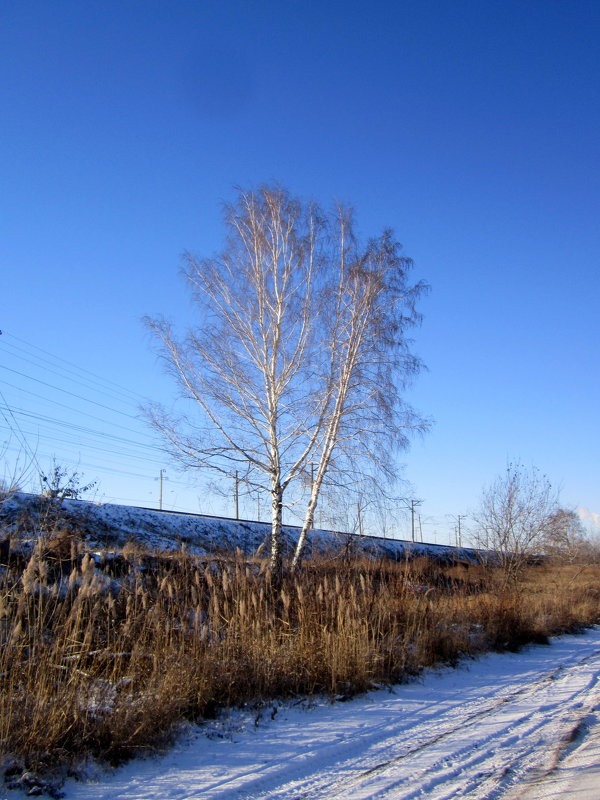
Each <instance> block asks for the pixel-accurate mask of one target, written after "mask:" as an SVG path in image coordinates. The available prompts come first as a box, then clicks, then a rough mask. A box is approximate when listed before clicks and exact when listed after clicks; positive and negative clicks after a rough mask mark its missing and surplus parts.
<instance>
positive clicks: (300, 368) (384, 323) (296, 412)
mask: <svg viewBox="0 0 600 800" xmlns="http://www.w3.org/2000/svg"><path fill="white" fill-rule="evenodd" d="M224 219H225V226H226V230H227V239H226V243H225V246H224V247H223V249H222V251H221V252H220V253H219V254H218V255H216V256H214V257H211V258H197V257H195V256H193V255H191V254H189V253H188V254H186V256H185V261H184V270H183V273H184V278H185V280H186V282H187V284H188V286H189V288H190V290H191V292H192V295H193V299H194V301H195V305H196V309H197V312H198V319H197V323H196V325H195V326H194V327H193V328H192V329H191V330H190V331H189V332H188V334H187V336H186V337H185V338H183V339H180V338H178V337H177V335H176V334H175V332H174V329H173V327H172V325H171V324H170V323H168V322H166V321H165V320H163V319H147V320H146V322H147V324H148V326H149V327H150V329H151V330H152V332H153V333H154V335H155V336H156V338H157V340H158V342H159V345H160V350H161V353H162V355H163V357H164V362H165V364H166V367H167V369H168V371H169V372H170V373H171V374H172V375H173V376H174V378H175V379H176V381H177V384H178V386H179V389H180V392H181V394H182V396H183V397H184V398H185V399H186V400H187V401H190V411H188V412H186V413H182V414H180V415H173V414H169V413H167V412H166V410H165V409H164V408H161V407H158V406H155V407H153V408H151V409H148V410H147V413H148V415H149V417H150V419H151V422H152V424H153V425H154V426H155V427H156V428H157V429H158V430H159V431H160V432H161V433H162V434H163V436H164V437H165V439H166V441H167V442H168V446H169V449H170V451H171V452H172V454H174V455H175V456H176V457H178V458H179V459H180V460H181V461H182V462H183V463H184V464H185V465H187V466H193V467H209V468H211V469H212V470H216V471H217V472H219V473H221V474H222V475H232V474H234V473H235V472H238V473H239V474H240V475H241V476H242V478H243V480H244V481H245V482H246V483H247V484H248V485H250V486H251V487H255V488H258V489H262V490H263V491H266V492H268V493H269V494H270V497H271V564H272V568H273V571H274V573H275V574H276V575H278V574H280V572H281V569H282V557H283V554H282V512H283V507H284V499H285V498H286V497H287V496H291V497H292V498H293V499H294V500H296V501H297V500H298V498H299V497H302V496H303V495H304V496H306V495H307V501H306V508H305V513H304V522H303V525H302V530H301V534H300V537H299V540H298V544H297V547H296V551H295V554H294V558H293V567H294V568H295V567H296V566H297V565H298V564H299V563H300V560H301V557H302V553H303V550H304V547H305V543H306V538H307V534H308V532H309V531H310V529H311V528H312V526H313V520H314V515H315V510H316V508H317V504H318V500H319V495H320V493H321V491H322V489H323V486H324V484H325V483H326V481H327V480H328V479H329V480H331V479H332V478H333V477H335V480H337V481H338V482H345V483H352V482H353V481H354V482H356V481H359V480H361V476H364V475H365V474H367V473H371V474H377V475H379V476H382V477H387V478H392V477H393V476H394V474H395V464H394V458H393V455H394V449H396V448H399V447H404V446H406V444H407V442H408V436H409V434H410V433H411V432H414V431H422V430H424V428H425V427H426V424H425V422H424V421H423V420H422V419H421V418H420V417H419V416H418V415H417V414H416V413H415V412H413V411H412V409H411V408H410V407H409V406H407V405H406V404H405V402H404V399H403V390H404V389H405V387H406V386H407V384H408V382H409V381H410V379H411V378H412V377H413V376H414V375H415V374H416V373H417V372H418V370H419V368H420V362H419V360H418V359H417V358H416V357H415V356H414V355H413V354H412V352H411V350H410V345H411V342H410V340H409V338H408V336H407V334H408V331H409V329H410V328H411V327H412V326H414V325H415V324H417V323H418V322H419V320H420V317H419V314H418V312H417V310H416V305H415V304H416V301H417V299H418V297H419V295H420V294H421V293H422V292H423V291H424V290H425V289H426V286H425V285H424V284H423V283H411V282H410V280H409V273H410V270H411V266H412V262H411V261H410V259H408V258H406V257H405V256H404V255H402V253H401V247H400V245H399V244H398V242H396V241H395V239H394V237H393V235H392V233H391V232H390V231H385V232H384V233H383V234H382V235H380V236H379V237H378V238H375V239H372V240H370V241H368V242H367V243H366V244H365V245H361V244H360V243H359V241H358V239H357V237H356V234H355V225H354V221H353V216H352V213H351V211H349V210H347V209H344V208H336V209H335V210H334V211H333V212H330V213H326V212H324V211H323V210H322V209H321V208H319V207H318V206H316V205H314V204H310V203H304V202H302V201H300V200H298V199H297V198H294V197H293V196H291V195H290V194H289V192H287V191H286V190H285V189H282V188H280V187H276V186H275V187H269V186H264V187H261V188H259V189H258V190H255V191H240V192H239V195H238V198H237V201H236V202H235V203H233V204H229V205H227V206H225V212H224ZM367 465H368V466H367ZM307 474H310V475H311V480H310V483H309V487H308V491H306V484H307V481H306V476H307ZM302 487H304V489H303V488H302Z"/></svg>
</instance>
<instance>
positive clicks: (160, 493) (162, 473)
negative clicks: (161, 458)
mask: <svg viewBox="0 0 600 800" xmlns="http://www.w3.org/2000/svg"><path fill="white" fill-rule="evenodd" d="M166 471H167V470H166V469H161V471H160V473H159V475H158V478H154V480H155V481H158V482H159V484H158V485H159V490H158V507H159V509H160V510H161V511H162V507H163V481H168V480H169V479H168V478H167V477H166V476H165V472H166Z"/></svg>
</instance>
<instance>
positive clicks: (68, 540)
mask: <svg viewBox="0 0 600 800" xmlns="http://www.w3.org/2000/svg"><path fill="white" fill-rule="evenodd" d="M126 555H127V556H128V557H127V558H125V557H124V556H122V555H121V556H120V557H118V558H116V559H113V560H112V561H107V563H106V565H105V566H103V567H102V568H98V567H97V566H96V565H95V563H94V561H93V560H92V558H91V557H90V556H89V555H87V554H82V552H81V546H80V544H79V543H78V541H77V539H76V537H74V536H73V535H72V534H71V533H63V534H60V535H58V536H56V537H54V539H53V540H52V541H50V542H48V541H47V542H46V543H44V542H40V543H39V546H38V548H37V550H36V551H35V552H34V553H33V555H32V556H31V557H30V558H29V559H28V560H27V561H20V560H19V559H17V558H15V557H14V556H13V557H12V559H11V560H10V561H9V563H8V566H6V567H5V568H4V569H3V571H2V575H1V577H0V637H1V640H2V648H1V653H0V753H1V754H4V755H6V754H10V755H11V756H13V757H15V758H16V759H18V763H19V764H21V765H22V767H23V768H28V769H33V770H47V769H48V768H50V767H51V766H56V765H57V764H62V765H65V767H68V766H69V765H73V764H75V763H77V762H80V761H81V760H82V759H84V758H85V757H88V756H91V757H94V758H99V759H104V760H107V761H109V762H111V763H116V762H118V761H120V760H122V759H125V758H127V757H130V756H131V755H132V754H134V753H136V752H139V751H141V750H147V749H152V748H155V747H158V746H162V745H163V744H164V743H165V742H166V741H167V740H168V739H169V736H170V735H172V733H173V731H175V730H176V729H177V725H178V724H179V723H180V722H181V721H182V720H186V719H201V718H203V717H207V716H210V715H211V714H213V713H214V711H215V710H216V709H217V708H218V707H221V706H224V705H235V704H239V703H243V702H248V701H252V700H257V699H261V698H269V697H271V698H272V697H285V696H293V695H299V694H307V693H309V694H310V693H321V692H324V693H328V694H330V695H332V696H335V695H338V694H352V693H355V692H360V691H364V690H366V689H368V688H369V687H370V686H372V685H373V684H374V683H380V682H393V681H401V680H403V679H406V678H407V677H409V676H411V675H413V674H415V673H417V672H418V671H419V670H420V669H421V668H423V667H424V666H429V665H433V664H436V663H440V662H446V663H453V662H455V661H456V660H457V659H458V658H460V657H461V656H463V655H465V654H476V653H478V652H481V651H483V650H486V649H490V648H495V649H515V648H517V647H519V646H520V645H522V644H523V643H525V642H528V641H545V640H546V638H547V637H548V636H549V635H551V634H553V633H557V632H564V631H572V630H576V629H578V628H580V627H581V626H584V625H589V624H591V623H595V622H596V621H597V620H598V618H599V615H600V613H599V612H600V569H599V568H596V567H590V568H587V569H584V570H582V569H580V568H579V571H578V568H576V567H565V568H558V567H553V568H550V567H547V568H546V567H537V568H535V569H531V570H530V571H529V572H527V573H526V574H525V575H524V576H523V579H522V580H521V582H520V583H519V584H518V585H516V586H515V587H512V588H511V589H510V590H506V589H503V588H497V584H496V582H495V579H494V575H493V573H492V572H490V571H489V570H485V569H483V568H471V569H469V570H466V569H464V568H459V567H455V568H453V569H442V568H441V567H439V566H437V565H436V564H434V563H432V562H428V561H425V560H420V561H414V562H412V563H404V564H391V563H378V562H374V561H369V560H366V559H365V560H356V559H355V560H345V561H343V560H342V561H340V560H338V561H334V560H320V561H313V562H310V563H307V564H306V565H305V567H304V568H303V570H302V572H301V573H300V574H299V575H298V576H297V577H295V578H294V577H291V576H286V577H285V578H284V580H283V584H282V586H281V588H280V589H279V590H277V591H276V590H275V588H274V585H273V582H272V581H271V575H270V573H269V570H268V568H267V566H266V564H265V563H262V562H258V561H257V562H252V563H251V562H247V561H245V560H243V559H242V558H241V557H238V558H237V559H232V560H229V561H226V560H221V561H206V560H204V561H202V562H201V561H198V560H197V559H194V558H192V557H190V556H188V555H186V554H185V553H179V554H177V555H162V556H158V555H155V556H152V557H150V556H148V555H146V556H144V554H143V553H141V552H139V549H136V548H128V550H127V552H126Z"/></svg>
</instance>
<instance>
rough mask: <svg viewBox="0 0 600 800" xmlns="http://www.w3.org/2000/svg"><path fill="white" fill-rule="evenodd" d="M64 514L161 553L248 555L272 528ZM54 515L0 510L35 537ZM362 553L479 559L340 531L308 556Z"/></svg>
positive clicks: (290, 540) (185, 517)
mask: <svg viewBox="0 0 600 800" xmlns="http://www.w3.org/2000/svg"><path fill="white" fill-rule="evenodd" d="M61 511H62V514H63V516H64V518H65V520H66V521H67V522H68V523H69V524H75V525H77V526H78V527H80V528H81V529H83V530H85V531H86V534H87V535H88V536H89V537H90V538H91V539H93V540H95V541H96V542H97V543H98V544H99V545H107V546H112V547H114V546H116V547H120V546H123V545H124V544H125V543H126V542H127V541H136V542H139V543H140V544H142V545H145V546H147V547H151V548H157V549H161V550H173V549H178V548H180V547H181V545H182V544H185V545H186V547H187V548H188V549H189V550H190V551H191V552H194V553H197V554H199V555H209V554H218V553H223V552H232V551H235V550H236V549H239V550H241V551H242V552H243V553H245V554H247V555H251V554H253V553H256V552H258V551H259V549H261V548H263V549H264V548H265V547H266V546H267V545H268V541H269V534H270V525H269V524H268V523H266V522H251V521H245V520H234V519H226V518H220V517H210V516H202V515H197V514H180V513H175V512H164V511H153V510H151V509H145V508H138V507H137V506H121V505H114V504H112V503H91V502H87V501H84V500H64V501H63V503H62V509H61ZM47 513H48V506H47V504H44V502H43V501H41V500H40V497H38V496H37V495H32V494H26V493H24V492H20V493H16V494H14V495H12V496H11V497H9V498H8V499H6V500H5V501H4V503H3V504H2V506H1V507H0V521H2V523H3V527H4V528H5V529H6V528H8V529H12V530H21V531H22V532H24V533H29V534H30V535H31V534H35V527H36V526H37V524H38V523H39V522H40V520H41V519H42V518H43V516H44V514H47ZM298 535H299V528H296V527H293V526H285V527H284V540H285V541H284V548H285V550H287V551H288V552H289V551H291V550H292V549H293V547H294V545H295V543H296V540H297V538H298ZM327 551H332V552H337V553H339V552H343V551H349V552H356V553H364V554H367V555H371V556H374V557H378V558H380V557H384V556H385V557H388V558H394V559H404V558H405V557H406V556H411V557H414V556H418V555H428V556H430V557H434V558H437V559H440V560H444V561H445V560H452V559H460V560H464V561H471V562H474V561H477V560H478V554H477V553H476V551H474V550H471V549H469V548H454V547H448V546H445V545H435V544H426V543H425V544H424V543H419V542H407V541H402V540H397V539H385V538H378V537H371V536H357V535H354V534H350V533H340V532H336V531H323V530H315V531H312V533H311V534H310V536H309V542H308V552H309V553H314V552H327Z"/></svg>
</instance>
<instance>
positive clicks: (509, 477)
mask: <svg viewBox="0 0 600 800" xmlns="http://www.w3.org/2000/svg"><path fill="white" fill-rule="evenodd" d="M556 507H557V497H556V493H555V491H554V489H553V488H552V484H551V483H550V481H549V480H548V478H547V477H546V476H545V475H541V474H540V473H539V471H538V470H537V469H536V468H535V467H534V468H532V469H526V468H525V467H524V466H523V465H522V464H520V463H515V464H509V465H508V467H507V468H506V471H505V473H504V474H503V475H500V476H498V477H497V478H496V480H495V481H494V483H492V485H491V486H489V487H488V488H486V489H484V491H483V495H482V498H481V502H480V506H479V510H478V511H477V512H476V514H475V515H474V521H475V535H474V539H475V544H476V546H478V547H480V548H482V549H484V550H488V551H492V553H493V554H494V558H495V559H497V560H498V561H499V563H500V566H501V567H502V570H503V572H504V575H505V578H506V579H507V580H513V579H514V578H515V577H516V576H517V575H518V573H519V572H520V571H521V570H522V568H523V567H524V566H525V565H526V564H527V563H528V561H530V559H531V558H532V556H535V555H538V554H541V553H542V552H543V550H544V546H545V540H546V536H547V534H548V532H549V530H550V528H551V520H552V515H553V514H554V513H555V510H556Z"/></svg>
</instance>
